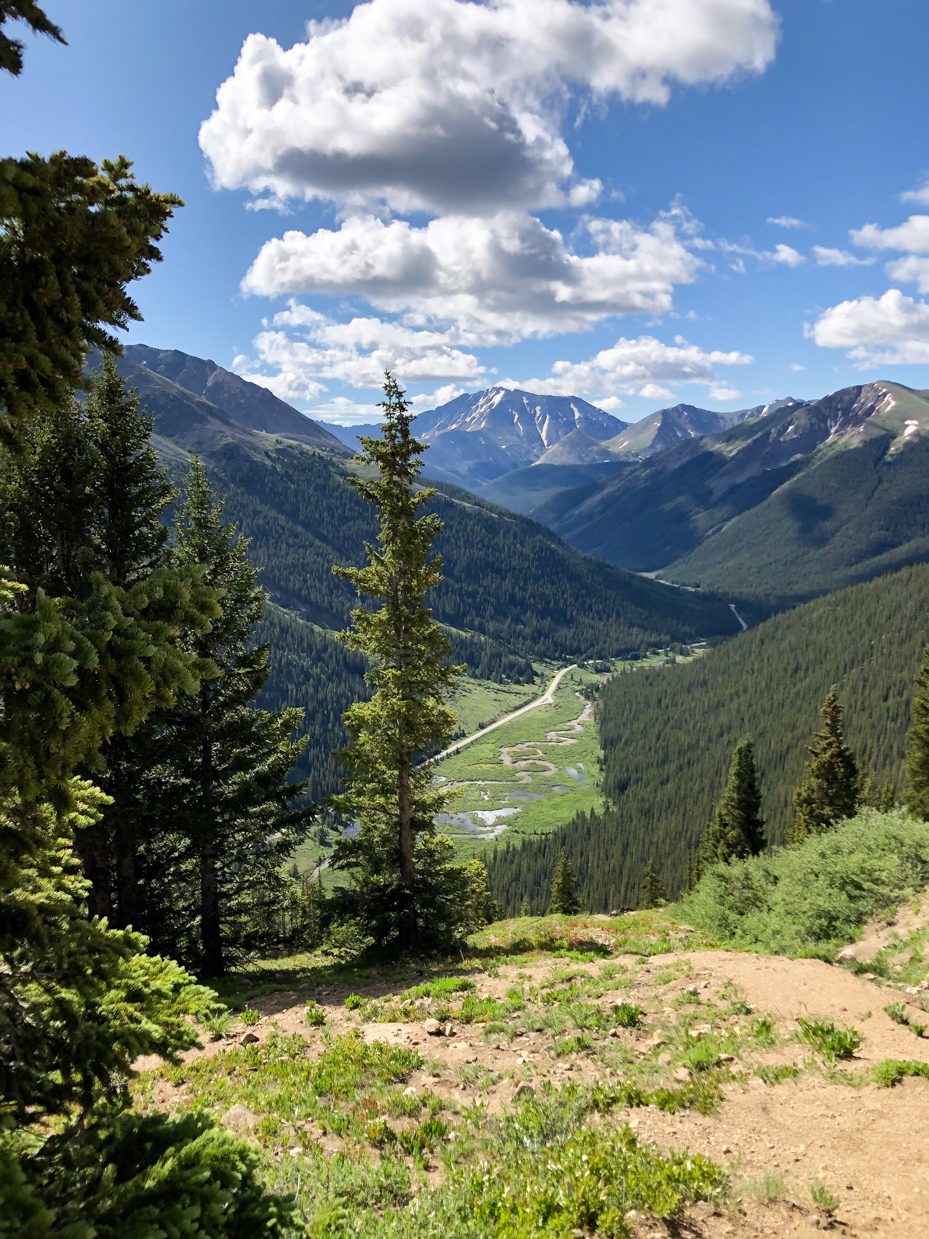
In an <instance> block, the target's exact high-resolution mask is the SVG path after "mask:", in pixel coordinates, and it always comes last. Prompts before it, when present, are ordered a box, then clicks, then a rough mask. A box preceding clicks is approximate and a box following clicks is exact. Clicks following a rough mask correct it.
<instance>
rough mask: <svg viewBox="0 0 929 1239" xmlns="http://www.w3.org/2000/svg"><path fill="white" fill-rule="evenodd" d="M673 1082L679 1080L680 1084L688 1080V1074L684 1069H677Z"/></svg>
mask: <svg viewBox="0 0 929 1239" xmlns="http://www.w3.org/2000/svg"><path fill="white" fill-rule="evenodd" d="M674 1078H675V1080H680V1081H681V1082H682V1083H683V1082H685V1081H687V1080H689V1079H690V1072H689V1071H688V1069H687V1068H686V1067H678V1068H677V1070H676V1071H675V1073H674Z"/></svg>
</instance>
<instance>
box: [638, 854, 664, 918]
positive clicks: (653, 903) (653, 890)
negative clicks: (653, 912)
mask: <svg viewBox="0 0 929 1239" xmlns="http://www.w3.org/2000/svg"><path fill="white" fill-rule="evenodd" d="M667 902H668V893H667V891H666V890H665V887H664V883H663V882H662V880H661V876H660V874H659V873H658V866H657V865H656V864H655V858H654V856H649V858H648V868H647V869H646V870H645V877H644V878H643V880H642V894H641V895H640V897H639V907H640V908H643V909H644V908H660V907H663V906H664V904H666V903H667Z"/></svg>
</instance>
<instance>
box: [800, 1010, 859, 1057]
mask: <svg viewBox="0 0 929 1239" xmlns="http://www.w3.org/2000/svg"><path fill="white" fill-rule="evenodd" d="M797 1023H798V1024H799V1025H800V1032H799V1037H800V1040H801V1041H805V1042H806V1043H807V1045H811V1046H812V1047H813V1049H814V1050H818V1051H819V1053H820V1054H822V1056H823V1058H828V1059H829V1061H830V1062H835V1060H836V1059H837V1058H853V1057H854V1056H855V1053H856V1051H857V1050H860V1049H861V1033H860V1032H859V1031H858V1029H857V1028H839V1027H838V1026H837V1025H836V1024H833V1022H832V1021H831V1020H825V1019H811V1020H808V1019H805V1018H804V1017H803V1016H800V1017H799V1018H798V1020H797Z"/></svg>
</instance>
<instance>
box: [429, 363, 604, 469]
mask: <svg viewBox="0 0 929 1239" xmlns="http://www.w3.org/2000/svg"><path fill="white" fill-rule="evenodd" d="M413 429H414V433H415V435H416V437H417V438H418V439H421V440H422V441H423V443H428V444H429V447H430V451H429V455H428V457H427V459H426V465H425V472H426V473H427V474H428V475H429V477H434V478H439V479H441V480H444V481H448V482H455V483H457V484H458V485H459V486H466V487H470V488H474V487H476V486H481V485H483V483H485V482H489V481H490V480H491V479H492V478H496V477H500V476H501V474H504V473H508V472H509V471H510V470H511V469H519V468H522V467H523V466H526V465H531V464H533V463H534V462H535V461H537V460H538V459H539V457H540V456H542V455H543V454H544V453H545V452H546V451H548V450H549V448H551V447H553V446H554V445H555V444H556V443H559V442H560V441H561V440H562V439H564V438H565V437H566V436H567V435H569V434H571V433H572V432H573V431H576V430H579V431H581V432H582V434H583V435H584V436H586V438H588V439H594V440H597V441H600V440H603V439H611V438H613V437H615V436H616V435H618V434H621V433H622V431H623V430H625V429H626V423H625V422H621V421H620V420H619V418H618V417H613V416H612V414H610V413H605V412H604V411H603V409H598V408H597V407H596V406H595V405H592V404H588V403H587V401H586V400H581V399H579V398H578V397H577V396H539V395H536V394H535V393H534V392H527V391H516V390H513V389H511V388H508V387H489V388H488V389H487V390H486V391H479V392H471V393H466V394H465V395H463V396H457V397H456V398H455V399H454V400H450V401H449V402H448V404H443V405H440V406H439V407H438V408H437V409H430V410H429V411H428V412H426V413H420V415H419V416H418V417H417V419H416V421H415V423H414V426H413Z"/></svg>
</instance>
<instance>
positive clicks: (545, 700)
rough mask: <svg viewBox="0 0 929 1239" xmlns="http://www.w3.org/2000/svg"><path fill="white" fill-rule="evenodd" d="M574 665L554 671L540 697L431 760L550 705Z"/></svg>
mask: <svg viewBox="0 0 929 1239" xmlns="http://www.w3.org/2000/svg"><path fill="white" fill-rule="evenodd" d="M576 666H577V663H571V665H570V666H569V667H562V668H561V670H560V671H559V672H557V673H556V675H555V678H554V679H553V680H552V682H551V684H549V686H548V688H547V689H546V691H545V692H544V693H543V694H542V696H541V697H536V699H535V701H530V702H529V704H528V705H525V706H520V708H519V709H518V710H514V711H513V713H512V714H507V715H506V717H505V718H500V719H497V721H496V722H495V723H491V724H490V726H489V727H482V728H481V730H480V731H476V732H475V733H474V734H473V735H472V736H465V738H464V739H463V740H458V741H456V742H455V744H453V745H452V746H451V747H450V748H447V749H445V750H443V752H441V753H437V754H436V756H435V757H434V758H433V759H432V760H433V761H441V760H442V758H443V757H450V756H451V754H452V753H457V752H458V750H459V749H463V748H464V746H465V745H466V744H470V743H471V742H472V740H480V738H481V737H482V736H486V735H489V734H490V732H492V731H496V730H497V728H498V727H502V726H503V725H504V723H511V722H512V721H513V719H514V718H519V717H520V716H521V715H523V714H528V713H529V711H530V710H535V709H537V708H538V707H539V706H550V705H551V704H552V703H553V701H554V699H555V698H554V693H555V689H556V688H557V687H558V685H559V684H560V683H561V679H562V677H563V676H565V675H567V673H568V672H569V671H573V670H574V669H575V667H576Z"/></svg>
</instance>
